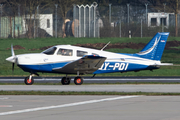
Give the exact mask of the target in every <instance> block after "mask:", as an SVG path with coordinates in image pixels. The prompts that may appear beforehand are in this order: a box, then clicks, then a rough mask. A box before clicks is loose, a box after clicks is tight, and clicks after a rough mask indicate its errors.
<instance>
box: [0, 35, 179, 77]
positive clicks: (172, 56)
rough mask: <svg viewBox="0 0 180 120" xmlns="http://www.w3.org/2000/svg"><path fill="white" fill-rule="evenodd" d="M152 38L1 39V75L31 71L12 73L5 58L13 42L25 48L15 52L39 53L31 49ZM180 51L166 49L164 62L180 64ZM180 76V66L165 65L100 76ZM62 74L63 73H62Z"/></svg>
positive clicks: (112, 50)
mask: <svg viewBox="0 0 180 120" xmlns="http://www.w3.org/2000/svg"><path fill="white" fill-rule="evenodd" d="M150 40H151V38H148V37H145V38H131V39H130V38H72V37H70V38H36V39H0V76H27V75H29V73H26V72H24V71H22V70H21V69H20V68H18V67H17V66H15V70H14V73H13V74H12V64H11V63H10V62H7V61H6V60H5V59H6V58H7V57H9V56H11V50H7V48H10V46H11V44H13V45H20V46H22V47H24V48H25V49H24V50H23V49H22V50H15V54H24V53H38V52H41V51H40V50H35V51H31V50H29V49H33V48H34V49H38V48H41V47H45V46H52V45H58V44H70V45H75V44H85V43H108V42H109V41H111V43H112V44H114V43H124V42H127V43H128V42H134V43H140V42H141V43H148V42H149V41H150ZM173 40H177V41H180V38H179V37H169V38H168V41H173ZM107 51H111V52H117V53H136V52H139V51H140V50H136V49H127V48H125V49H117V48H116V49H108V50H107ZM179 58H180V51H178V50H165V51H164V54H163V57H162V60H161V61H162V62H169V63H174V64H180V59H179ZM40 75H42V76H59V74H40ZM111 75H113V76H180V66H163V67H161V68H160V69H158V70H154V72H151V71H140V72H127V73H123V74H121V73H111V74H100V75H99V76H111ZM60 76H62V75H60Z"/></svg>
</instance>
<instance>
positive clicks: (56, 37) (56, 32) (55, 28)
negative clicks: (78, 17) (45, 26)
mask: <svg viewBox="0 0 180 120" xmlns="http://www.w3.org/2000/svg"><path fill="white" fill-rule="evenodd" d="M55 6H56V25H55V32H56V33H55V37H56V38H57V7H58V4H55Z"/></svg>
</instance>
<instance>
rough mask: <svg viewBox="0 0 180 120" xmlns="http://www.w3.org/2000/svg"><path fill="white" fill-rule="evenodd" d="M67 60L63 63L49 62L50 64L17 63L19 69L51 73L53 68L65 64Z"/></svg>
mask: <svg viewBox="0 0 180 120" xmlns="http://www.w3.org/2000/svg"><path fill="white" fill-rule="evenodd" d="M67 63H69V62H63V63H50V64H40V65H18V66H19V67H20V68H21V69H23V70H24V71H26V72H35V73H36V72H47V73H52V72H54V71H52V69H53V68H60V67H63V66H64V65H66V64H67Z"/></svg>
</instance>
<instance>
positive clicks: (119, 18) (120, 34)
mask: <svg viewBox="0 0 180 120" xmlns="http://www.w3.org/2000/svg"><path fill="white" fill-rule="evenodd" d="M119 37H120V38H121V19H120V18H119Z"/></svg>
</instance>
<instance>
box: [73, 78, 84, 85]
mask: <svg viewBox="0 0 180 120" xmlns="http://www.w3.org/2000/svg"><path fill="white" fill-rule="evenodd" d="M74 83H75V84H76V85H81V84H83V78H82V77H75V78H74Z"/></svg>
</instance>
